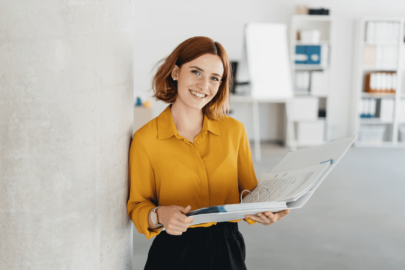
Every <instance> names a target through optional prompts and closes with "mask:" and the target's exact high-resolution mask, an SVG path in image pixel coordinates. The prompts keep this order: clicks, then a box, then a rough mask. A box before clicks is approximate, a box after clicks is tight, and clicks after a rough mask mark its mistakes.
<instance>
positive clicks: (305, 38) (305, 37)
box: [300, 29, 321, 44]
mask: <svg viewBox="0 0 405 270" xmlns="http://www.w3.org/2000/svg"><path fill="white" fill-rule="evenodd" d="M320 37H321V32H320V31H319V30H318V29H314V30H301V31H300V38H301V42H302V43H309V44H318V43H319V39H320Z"/></svg>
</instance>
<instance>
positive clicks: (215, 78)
mask: <svg viewBox="0 0 405 270" xmlns="http://www.w3.org/2000/svg"><path fill="white" fill-rule="evenodd" d="M211 79H213V80H214V81H217V82H219V79H218V78H217V77H212V78H211Z"/></svg>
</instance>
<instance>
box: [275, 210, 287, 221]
mask: <svg viewBox="0 0 405 270" xmlns="http://www.w3.org/2000/svg"><path fill="white" fill-rule="evenodd" d="M289 212H290V209H286V210H284V211H280V212H278V213H276V215H277V220H280V219H282V218H283V217H284V216H285V215H287V214H288V213H289Z"/></svg>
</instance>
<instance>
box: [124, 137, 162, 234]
mask: <svg viewBox="0 0 405 270" xmlns="http://www.w3.org/2000/svg"><path fill="white" fill-rule="evenodd" d="M129 188H130V197H129V200H128V203H127V212H128V216H129V218H130V219H131V220H132V221H133V222H134V224H135V226H136V228H137V230H138V232H140V233H143V234H145V236H146V238H147V239H150V238H152V237H153V236H155V235H158V234H159V233H160V231H159V229H154V230H150V229H148V228H149V222H148V215H149V211H150V210H151V209H153V208H154V207H156V204H157V195H156V184H155V175H154V171H153V168H152V166H151V163H150V160H149V157H148V153H147V151H146V148H145V144H144V142H143V141H142V138H141V135H140V133H139V132H136V133H135V135H134V138H133V140H132V143H131V148H130V151H129Z"/></svg>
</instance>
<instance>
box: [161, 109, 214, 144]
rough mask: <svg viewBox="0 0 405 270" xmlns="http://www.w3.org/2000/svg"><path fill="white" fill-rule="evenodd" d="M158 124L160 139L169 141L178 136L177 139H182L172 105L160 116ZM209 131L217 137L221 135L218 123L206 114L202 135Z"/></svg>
mask: <svg viewBox="0 0 405 270" xmlns="http://www.w3.org/2000/svg"><path fill="white" fill-rule="evenodd" d="M157 122H158V138H159V139H167V138H170V137H172V136H176V137H177V138H180V137H181V136H180V135H179V133H178V132H177V129H176V125H175V124H174V121H173V117H172V111H171V109H170V105H169V106H167V108H166V109H165V110H164V111H163V112H162V113H161V114H160V115H159V116H158V119H157ZM207 131H209V132H211V133H213V134H215V135H217V136H219V135H220V133H219V129H218V123H217V121H215V120H211V119H209V118H208V117H207V116H206V115H205V114H204V122H203V127H202V130H201V133H202V134H204V133H206V132H207Z"/></svg>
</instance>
